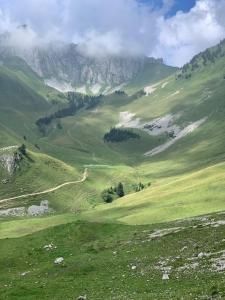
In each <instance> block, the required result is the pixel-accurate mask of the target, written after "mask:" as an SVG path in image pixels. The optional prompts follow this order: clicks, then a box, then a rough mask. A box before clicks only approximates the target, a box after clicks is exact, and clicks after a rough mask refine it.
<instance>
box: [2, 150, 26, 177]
mask: <svg viewBox="0 0 225 300" xmlns="http://www.w3.org/2000/svg"><path fill="white" fill-rule="evenodd" d="M21 159H22V157H21V154H20V153H17V152H15V153H0V167H1V168H2V169H3V170H4V171H5V172H6V173H7V174H8V175H9V176H11V175H13V173H14V172H15V170H16V169H17V168H18V166H19V162H20V161H21Z"/></svg>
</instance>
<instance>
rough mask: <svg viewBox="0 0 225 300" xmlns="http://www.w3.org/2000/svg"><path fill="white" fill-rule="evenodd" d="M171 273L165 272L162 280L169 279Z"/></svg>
mask: <svg viewBox="0 0 225 300" xmlns="http://www.w3.org/2000/svg"><path fill="white" fill-rule="evenodd" d="M169 279H170V278H169V274H168V273H163V276H162V280H169Z"/></svg>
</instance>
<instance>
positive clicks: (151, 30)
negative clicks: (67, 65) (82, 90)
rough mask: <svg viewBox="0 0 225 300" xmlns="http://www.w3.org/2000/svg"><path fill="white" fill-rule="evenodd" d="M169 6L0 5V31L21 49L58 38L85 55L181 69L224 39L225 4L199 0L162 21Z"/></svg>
mask: <svg viewBox="0 0 225 300" xmlns="http://www.w3.org/2000/svg"><path fill="white" fill-rule="evenodd" d="M172 4H173V0H164V6H163V7H162V8H161V9H158V10H153V8H152V7H149V6H147V5H143V4H142V5H141V4H140V3H139V2H137V0H114V1H111V0H64V1H61V0H48V1H46V0H0V32H4V31H6V30H8V31H10V32H11V33H12V36H11V43H14V44H19V45H20V46H22V47H24V46H27V47H30V46H31V45H33V44H36V43H40V40H41V41H42V42H43V41H45V42H46V41H51V40H60V39H61V40H63V41H66V42H75V43H79V44H81V46H80V48H81V49H82V51H86V52H87V53H88V54H89V55H103V54H108V53H110V54H114V55H117V54H125V55H126V54H137V53H138V54H146V55H154V56H157V57H163V58H164V59H165V61H166V62H167V63H169V64H172V65H179V66H180V65H182V64H184V63H185V62H187V61H188V60H189V59H191V57H192V56H193V55H195V54H196V53H198V52H199V51H202V50H204V49H205V48H207V47H209V46H212V45H214V44H216V43H217V42H219V40H220V39H222V38H224V37H225V0H198V1H197V3H196V6H195V7H194V8H193V9H192V10H191V11H190V12H188V13H183V12H178V13H177V14H176V15H175V16H173V17H170V18H165V12H166V11H168V10H169V8H170V7H171V5H172ZM24 8H26V9H24ZM18 24H27V25H28V26H29V27H28V29H26V30H18V28H17V26H18Z"/></svg>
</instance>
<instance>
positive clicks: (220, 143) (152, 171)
mask: <svg viewBox="0 0 225 300" xmlns="http://www.w3.org/2000/svg"><path fill="white" fill-rule="evenodd" d="M223 61H224V58H221V59H220V60H218V61H217V62H216V63H215V64H210V65H209V66H207V67H204V68H202V69H201V70H199V71H198V72H196V73H194V74H193V76H192V78H191V79H188V80H184V79H180V80H175V76H174V75H172V76H170V77H168V78H166V79H165V80H164V81H162V82H161V83H160V84H159V85H158V87H157V89H156V91H155V92H154V93H153V94H152V95H150V96H147V97H146V96H144V97H142V98H139V99H136V100H135V99H134V98H132V97H131V98H127V97H125V96H124V95H115V94H114V95H110V96H107V97H105V98H104V99H103V102H102V103H101V105H99V106H98V107H97V109H93V110H89V111H81V112H79V113H78V114H77V115H76V116H74V117H69V118H65V119H63V120H62V126H63V129H62V130H59V129H55V128H53V129H52V130H51V131H50V133H49V135H48V136H47V137H44V138H43V137H42V138H40V139H39V140H38V144H39V145H40V146H41V150H42V151H44V152H46V153H48V154H50V155H51V156H54V157H57V158H58V159H61V160H63V161H65V162H67V163H68V164H70V165H72V166H74V167H76V168H78V169H79V170H82V169H83V166H84V165H88V164H94V165H105V164H106V165H109V166H110V167H101V168H97V167H92V168H91V170H90V177H89V179H88V182H87V186H88V187H86V186H85V185H84V188H83V187H82V188H81V190H80V191H79V192H76V193H77V194H76V197H78V198H79V199H81V202H82V201H83V199H85V200H88V203H91V204H92V206H93V205H95V204H96V203H98V202H99V201H101V199H100V193H101V191H102V190H103V189H105V188H107V187H109V186H111V185H114V184H116V183H117V182H118V181H123V182H124V183H125V188H126V189H127V190H128V191H130V187H131V184H132V183H135V182H136V183H137V182H139V181H144V182H149V181H151V182H152V187H151V188H150V189H147V190H145V191H143V192H141V193H139V194H133V195H130V196H128V197H125V198H124V199H122V200H121V201H116V202H115V203H114V204H112V205H109V206H107V207H106V206H104V207H103V208H102V207H99V208H97V209H96V211H94V212H93V216H90V215H86V216H85V217H88V218H96V216H97V217H102V219H106V218H107V219H109V220H111V221H113V220H119V221H123V222H128V223H149V222H150V223H151V222H159V221H160V220H161V218H163V220H170V219H176V218H182V217H184V216H188V215H189V214H192V215H193V214H198V213H203V212H208V211H215V210H219V209H223V201H222V194H223V191H224V189H223V164H221V165H220V162H223V160H224V158H225V155H224V153H223V149H224V139H223V138H222V137H223V124H224V120H223V110H224V100H223V95H224V93H225V86H224V84H223V83H224V79H223V73H224V69H223V64H222V62H223ZM165 82H168V84H167V85H166V86H165V87H164V88H162V85H163V83H165ZM177 91H179V94H175V92H177ZM209 91H210V97H207V94H209ZM121 111H131V112H134V113H136V114H137V117H140V118H141V119H142V120H146V121H149V120H151V119H154V118H156V117H160V116H164V115H166V114H168V113H181V117H180V119H179V120H178V122H179V123H180V124H181V125H182V126H185V125H187V124H189V122H194V121H196V120H199V119H201V118H203V117H206V116H207V117H208V119H207V121H206V122H205V124H204V125H202V127H200V128H199V129H198V130H197V131H196V132H194V133H193V134H191V135H189V136H187V137H186V138H184V139H182V140H180V141H179V142H177V143H176V144H175V145H174V146H172V147H171V148H170V149H168V150H167V151H166V152H164V153H162V154H160V155H157V156H155V157H153V158H145V157H144V156H143V155H142V154H143V153H144V152H146V151H148V150H150V149H152V148H154V147H156V146H158V145H159V144H161V143H163V142H164V140H165V137H164V136H162V137H150V136H148V135H147V134H144V133H143V134H142V138H141V140H140V141H138V142H136V141H129V142H126V143H121V144H110V143H109V144H108V143H104V142H103V139H102V137H103V135H104V133H105V132H106V131H108V130H109V128H110V127H111V126H114V125H115V124H117V123H118V121H119V113H120V112H121ZM213 165H215V167H214V168H213V170H214V173H215V174H216V173H217V172H219V173H218V174H221V180H220V181H219V182H218V183H217V189H218V191H219V192H218V194H217V197H216V199H214V198H210V197H211V195H210V194H209V193H208V192H206V187H207V185H208V181H207V178H208V177H209V178H210V180H211V181H212V185H213V184H214V181H213V179H211V177H213V176H211V173H210V174H209V169H208V167H209V166H213ZM220 166H222V167H220ZM200 170H201V172H202V174H203V175H199V174H200V173H199V171H200ZM202 176H203V177H204V180H205V181H204V182H203V183H202V182H201V177H202ZM210 176H211V177H210ZM192 178H193V180H194V181H196V187H195V189H194V190H193V192H192V193H190V189H189V190H188V189H186V190H183V191H182V194H181V196H182V199H181V200H180V198H179V199H178V197H177V196H176V193H177V192H179V193H181V189H179V187H177V186H176V183H177V179H179V180H180V186H181V187H182V186H183V185H186V183H187V184H188V186H189V187H190V188H192ZM198 183H199V184H200V185H201V184H202V185H203V187H202V190H204V191H205V193H203V195H200V191H201V189H200V187H198V186H197V185H198ZM210 183H211V182H210ZM87 190H88V192H87ZM165 190H166V193H165V192H164V191H165ZM69 192H70V190H69ZM69 192H68V194H67V193H66V194H62V192H60V193H59V195H58V196H57V198H58V199H59V200H58V201H60V197H61V199H63V201H64V199H66V201H65V203H67V205H66V206H65V210H66V211H68V210H69V211H70V210H71V209H72V208H73V197H72V196H71V193H70V194H69ZM68 195H69V196H68ZM193 197H194V200H192V198H193ZM196 198H197V199H198V205H197V204H196V205H195V204H194V201H196ZM158 199H161V201H158ZM183 199H184V200H183ZM130 201H131V202H130ZM206 201H207V205H205V202H206ZM84 202H85V203H86V201H84ZM129 203H132V205H129ZM162 203H163V204H162ZM168 203H169V204H168ZM64 205H65V204H64ZM62 206H63V205H62ZM62 206H61V207H60V210H63V207H62ZM165 207H169V209H168V210H167V211H168V212H167V213H166V212H165ZM174 207H175V208H174ZM91 214H92V213H91ZM159 216H161V217H159Z"/></svg>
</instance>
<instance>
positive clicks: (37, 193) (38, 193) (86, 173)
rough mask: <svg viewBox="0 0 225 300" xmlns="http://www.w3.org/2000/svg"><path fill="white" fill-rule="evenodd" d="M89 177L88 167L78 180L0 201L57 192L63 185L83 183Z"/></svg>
mask: <svg viewBox="0 0 225 300" xmlns="http://www.w3.org/2000/svg"><path fill="white" fill-rule="evenodd" d="M87 177H88V171H87V168H86V169H85V170H84V173H83V176H82V178H81V179H80V180H77V181H68V182H65V183H62V184H60V185H58V186H56V187H54V188H50V189H48V190H46V191H43V192H36V193H31V194H24V195H20V196H15V197H11V198H6V199H2V200H0V203H4V202H8V201H11V200H16V199H22V198H28V197H32V196H38V195H44V194H49V193H52V192H55V191H57V190H59V189H61V188H62V187H64V186H67V185H71V184H76V183H82V182H84V181H85V180H86V179H87Z"/></svg>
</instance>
